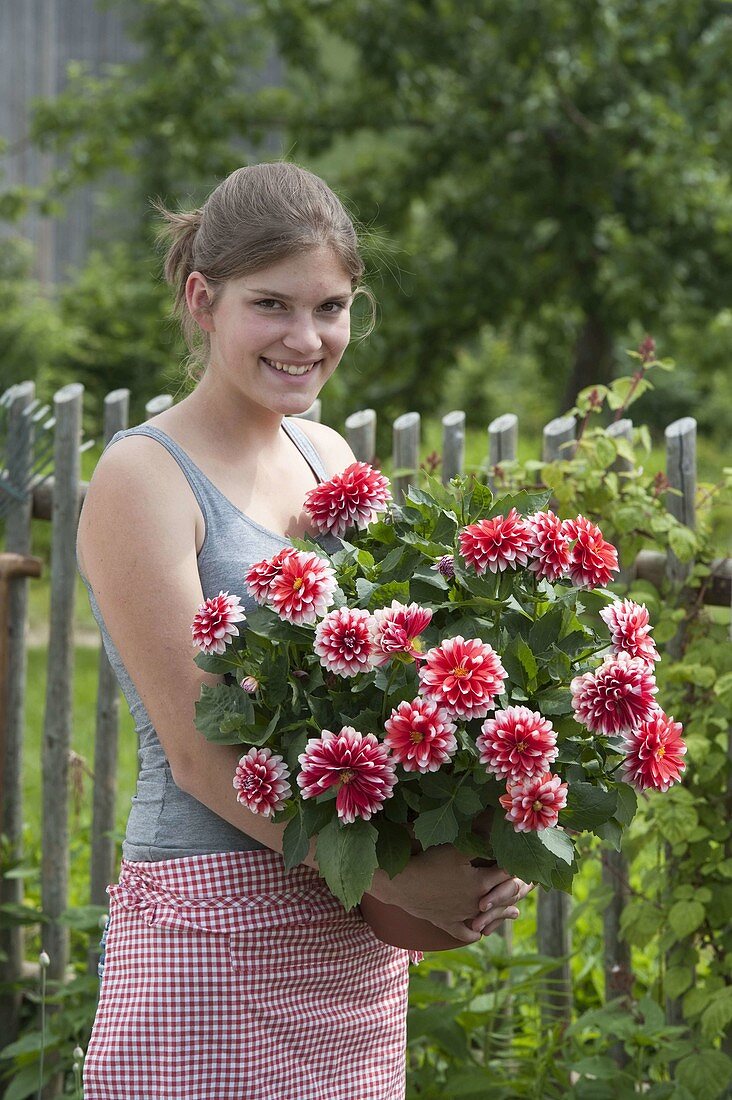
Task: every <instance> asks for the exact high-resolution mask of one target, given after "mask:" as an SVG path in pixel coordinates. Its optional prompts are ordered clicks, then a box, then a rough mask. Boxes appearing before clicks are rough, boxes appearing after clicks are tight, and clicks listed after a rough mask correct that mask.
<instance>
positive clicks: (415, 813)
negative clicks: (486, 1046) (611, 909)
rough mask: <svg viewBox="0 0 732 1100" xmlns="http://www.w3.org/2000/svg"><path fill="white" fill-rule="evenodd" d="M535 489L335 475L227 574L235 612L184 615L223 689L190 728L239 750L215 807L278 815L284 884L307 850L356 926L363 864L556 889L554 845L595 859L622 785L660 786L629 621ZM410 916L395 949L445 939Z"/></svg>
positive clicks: (615, 834) (675, 735) (573, 863)
mask: <svg viewBox="0 0 732 1100" xmlns="http://www.w3.org/2000/svg"><path fill="white" fill-rule="evenodd" d="M549 497H550V493H549V492H548V491H536V492H531V491H527V490H521V491H519V492H516V493H513V494H511V495H508V496H504V497H501V498H499V499H496V500H494V499H493V496H492V494H491V492H490V490H489V489H488V488H487V487H486V486H484V485H482V484H480V483H478V482H476V481H475V480H471V479H466V478H456V479H454V480H453V481H452V482H451V483H450V484H449V485H448V486H443V485H441V484H440V483H439V482H438V481H437V480H436V479H434V478H430V479H428V487H427V489H424V490H423V489H417V488H410V489H409V491H408V493H407V496H406V498H405V500H404V502H403V503H402V504H401V505H397V504H395V503H394V502H393V501H392V500H391V495H390V492H389V485H388V481H387V479H386V478H385V477H383V475H381V474H380V473H378V472H377V471H375V470H373V469H372V468H371V467H369V466H367V465H366V464H364V463H360V462H356V463H353V464H352V465H351V466H349V467H348V468H347V469H346V470H344V471H343V473H342V474H339V475H337V476H335V477H333V478H331V479H330V481H327V482H325V483H323V484H321V485H319V486H318V487H317V488H316V489H314V490H312V491H311V492H310V493H309V495H308V498H307V501H306V509H307V511H308V514H309V515H310V517H311V518H312V522H313V528H314V533H315V534H316V537H314V538H312V539H309V538H306V539H303V540H294V541H293V545H292V546H288V547H286V548H285V549H283V550H281V551H280V552H279V553H277V554H275V555H274V556H273V557H272V558H269V559H267V560H264V561H260V562H255V563H253V564H252V565H251V566H249V567H248V568H247V569H246V570H245V571H244V572H243V578H242V580H243V582H244V583H245V585H246V589H247V591H248V592H249V594H250V596H251V597H252V598H253V600H254V601H256V604H257V605H259V606H256V607H255V609H254V610H253V611H250V612H248V613H247V614H246V615H245V614H244V611H243V609H242V608H241V601H240V598H239V597H238V596H236V595H230V594H229V593H228V592H220V593H219V594H218V595H217V596H215V597H213V598H211V599H208V600H206V601H205V603H204V604H202V606H201V607H199V609H198V611H197V612H196V615H195V619H194V621H193V626H192V634H193V644H194V646H195V647H196V649H197V650H198V652H197V654H196V658H195V660H196V663H197V664H198V665H199V667H201V668H203V669H204V670H206V671H207V672H211V673H218V674H222V675H223V682H222V683H220V684H217V685H216V686H213V687H212V686H209V685H204V686H203V687H202V690H201V697H200V700H199V702H198V703H197V704H196V725H197V727H198V729H199V730H200V731H201V732H202V733H203V734H204V735H205V736H206V737H208V738H209V739H211V740H213V741H216V742H218V743H226V744H241V745H242V746H243V752H242V756H241V758H240V761H239V764H238V767H237V769H236V774H235V775H234V776H233V786H234V789H235V794H236V797H237V798H238V799H239V801H240V802H242V803H243V804H244V805H245V806H247V807H248V809H249V810H251V811H252V812H254V813H262V814H265V815H267V816H271V817H272V819H273V820H274V821H282V822H287V826H286V829H285V833H284V859H285V863H286V866H287V867H288V868H290V867H293V866H295V865H296V864H298V863H299V862H301V861H302V860H303V859H304V857H305V855H306V854H307V851H308V848H309V845H310V840H311V838H312V837H314V836H317V849H316V851H317V858H318V864H319V867H320V871H321V874H322V875H323V876H324V878H325V880H326V882H327V883H328V885H329V887H330V889H331V890H332V891H333V893H334V894H335V895H336V896H337V897H338V898H339V899H340V900H341V902H342V903H343V905H344V906H345V907H346V908H347V909H348V908H350V907H352V906H354V905H356V904H359V903H361V904H362V908H363V911H364V915H365V916H366V917H367V919H369V916H370V914H374V916H373V923H374V927H375V930H376V931H377V934H381V933H380V930H379V928H378V927H377V925H378V923H379V914H378V908H379V904H380V903H376V901H375V899H370V898H369V896H368V895H366V896H365V897H364V895H365V892H366V891H367V889H368V886H369V884H370V882H371V879H372V877H373V873H374V871H375V870H376V868H377V867H381V868H383V869H384V870H385V871H386V872H387V873H388V874H389V875H390V876H392V877H393V876H395V875H396V874H398V873H399V872H400V871H401V870H402V869H403V868H404V866H405V865H406V863H407V861H408V860H409V858H410V856H411V855H412V853H413V852H414V851H419V850H425V849H427V848H429V847H430V846H432V845H437V844H453V845H455V846H456V847H458V848H459V849H460V850H462V851H463V852H465V853H467V854H468V855H469V856H470V857H471V858H472V859H483V860H490V861H496V862H497V863H498V864H499V865H500V866H501V867H503V868H505V870H507V871H508V872H509V873H511V874H513V875H516V876H518V877H519V878H522V879H524V880H526V881H530V882H534V883H537V884H541V885H542V886H544V887H546V888H551V887H554V888H559V889H562V890H567V891H569V890H571V884H572V880H573V877H574V875H575V873H576V871H577V869H578V867H577V856H576V849H575V840H574V837H575V835H576V834H577V833H580V832H583V831H589V832H592V833H595V834H596V835H598V836H601V837H603V838H605V839H606V840H608V841H610V842H611V843H613V844H614V845H616V846H617V847H619V844H620V837H621V834H622V830H623V829H624V828H625V827H626V826H627V825H628V823H629V822H630V820H631V819H632V817H633V815H634V812H635V808H636V792H637V791H644V790H647V789H656V790H660V791H665V790H667V789H668V787H669V786H670V785H671V784H672V783H674V782H675V781H677V780H678V779H679V777H680V775H681V772H682V771H683V768H684V760H683V755H684V753H685V751H686V749H685V745H684V742H683V740H682V738H681V732H682V729H681V725H680V724H679V723H678V722H675V721H674V720H673V717H670V716H667V715H666V714H665V713H664V712H663V710H661V708H660V706H659V704H658V702H657V701H656V698H655V696H656V694H657V691H658V689H657V687H656V683H655V676H654V669H655V663H656V662H657V661H658V659H659V655H658V651H657V650H656V647H655V645H654V642H653V639H652V636H651V626H650V624H649V617H648V612H647V610H646V608H645V606H643V605H638V604H636V603H633V602H632V601H630V600H618V599H617V598H616V597H615V596H614V595H613V594H612V593H611V592H610V591H608V589H607V587H606V586H607V585H608V584H609V583H610V581H611V580H612V576H613V574H614V573H615V572H617V570H618V558H617V552H616V550H615V547H614V546H612V545H611V544H610V543H608V542H607V541H606V540H605V539H604V538H603V535H602V532H601V530H600V529H599V528H598V527H597V526H596V525H595V524H594V523H592V522H591V521H590V520H589V519H587V518H585V517H583V516H581V515H580V516H576V517H574V518H569V519H564V520H563V519H560V518H559V517H558V516H556V515H555V514H554V513H553V512H552V511H551V510H548V509H547V505H548V502H549ZM238 624H242V626H243V627H244V629H243V631H242V632H240V631H239V627H238ZM385 908H390V907H385ZM426 923H427V922H424V921H418V922H413V925H414V927H413V928H412V931H411V932H410V931H407V932H406V933H403V932H400V933H399V935H400V936H402V941H403V938H404V936H405V935H406V937H407V939H410V938H411V940H412V941H413V942H409V943H405V942H400V946H412V947H424V946H426V947H428V948H431V949H434V948H435V947H440V946H452V945H453V944H454V942H455V941H452V940H450V942H449V943H443V942H441V941H440V937H439V936H438V937H437V938H435V936H430V935H428V934H426V932H427V930H425V928H424V927H421V928H418V927H417V926H418V925H420V926H424V925H425V924H426ZM428 929H432V932H435V929H434V928H432V926H431V925H429V926H428ZM383 934H384V938H389V933H388V932H385V933H383ZM442 937H443V939H445V940H448V939H449V937H447V936H446V934H442ZM414 941H418V942H414ZM438 941H439V942H438ZM391 942H393V939H392V941H391Z"/></svg>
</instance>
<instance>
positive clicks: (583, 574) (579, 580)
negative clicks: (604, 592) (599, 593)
mask: <svg viewBox="0 0 732 1100" xmlns="http://www.w3.org/2000/svg"><path fill="white" fill-rule="evenodd" d="M562 530H563V532H564V533H565V534H566V535H568V536H569V538H570V539H571V540H572V541H573V542H574V546H573V547H572V556H571V558H570V562H569V575H570V577H571V578H572V583H573V584H574V585H576V586H577V587H578V588H580V587H587V588H598V587H601V586H603V585H606V584H609V583H610V581H611V580H612V575H613V573H617V572H618V571H619V568H620V567H619V565H618V552H617V550H616V549H615V547H614V546H613V544H612V543H611V542H605V539H604V538H603V537H602V531H601V530H600V528H599V527H597V526H596V525H595V524H594V523H592V522H591V521H590V520H589V519H585V517H584V516H577V518H576V519H565V520H564V522H563V524H562Z"/></svg>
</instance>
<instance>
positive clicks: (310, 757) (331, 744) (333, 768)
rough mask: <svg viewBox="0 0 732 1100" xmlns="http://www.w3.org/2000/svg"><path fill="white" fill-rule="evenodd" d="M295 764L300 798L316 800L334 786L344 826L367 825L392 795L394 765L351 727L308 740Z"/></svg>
mask: <svg viewBox="0 0 732 1100" xmlns="http://www.w3.org/2000/svg"><path fill="white" fill-rule="evenodd" d="M298 760H299V762H300V764H301V765H302V771H301V772H300V773H299V774H298V777H297V783H298V786H299V787H300V788H301V790H302V797H303V798H317V796H318V795H319V794H322V793H323V792H324V791H327V790H328V789H329V788H330V787H333V786H337V787H338V794H337V795H336V812H337V813H338V817H339V818H340V819H341V821H342V822H343V823H344V824H350V822H352V821H355V820H356V818H357V817H362V818H363V819H364V821H368V820H369V819H370V817H371V815H372V814H375V813H377V812H378V810H380V809H381V806H382V804H383V803H384V802H385V800H386V799H387V798H391V796H392V794H393V791H392V787H393V786H394V784H395V783H396V775H395V772H394V764H393V762H392V761H391V760H390V758H389V750H388V749H387V748H386V746H385V745H382V744H380V742H378V741H377V740H376V738H375V737H374V735H373V733H367V734H361V733H358V731H357V730H355V729H354V728H353V726H344V727H343V729H342V730H341V731H340V733H332V732H331V731H330V730H323V733H322V736H321V737H311V738H310V740H309V741H308V743H307V745H306V747H305V752H303V753H301V755H300V756H299V757H298Z"/></svg>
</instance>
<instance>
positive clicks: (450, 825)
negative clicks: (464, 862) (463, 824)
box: [414, 802, 458, 848]
mask: <svg viewBox="0 0 732 1100" xmlns="http://www.w3.org/2000/svg"><path fill="white" fill-rule="evenodd" d="M457 834H458V823H457V819H456V817H455V812H454V810H453V808H452V802H446V803H445V804H444V805H443V806H438V808H437V809H436V810H426V811H425V812H424V813H421V814H420V815H419V817H418V818H417V820H416V821H415V823H414V835H415V836H416V837H417V840H418V841H419V842H420V844H421V845H422V848H431V847H432V846H433V845H434V844H451V843H452V842H453V840H454V839H455V837H456V836H457Z"/></svg>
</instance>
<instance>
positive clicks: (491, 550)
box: [458, 508, 530, 575]
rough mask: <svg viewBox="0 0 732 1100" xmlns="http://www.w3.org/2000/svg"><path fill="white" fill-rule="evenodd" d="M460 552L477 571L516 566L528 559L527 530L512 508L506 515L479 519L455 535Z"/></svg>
mask: <svg viewBox="0 0 732 1100" xmlns="http://www.w3.org/2000/svg"><path fill="white" fill-rule="evenodd" d="M458 540H459V542H460V553H461V555H462V557H463V558H464V559H465V561H466V562H467V563H468V565H472V567H473V569H474V570H475V572H476V573H478V575H480V574H482V573H485V572H486V570H487V569H490V571H491V573H497V572H501V571H502V570H504V569H515V568H516V566H517V565H526V564H527V563H528V560H529V543H530V532H529V528H528V527H527V525H526V523H525V521H524V520H523V518H522V517H521V516H520V515H519V514H518V512H517V511H516V509H515V508H512V509H511V511H510V512H509V513H508V515H507V516H495V517H494V518H493V519H479V520H478V522H477V523H470V524H468V526H467V527H464V528H463V530H462V531H461V532H460V534H459V536H458Z"/></svg>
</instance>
